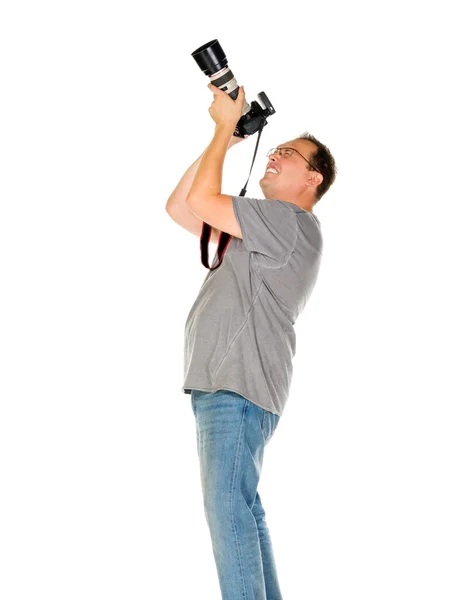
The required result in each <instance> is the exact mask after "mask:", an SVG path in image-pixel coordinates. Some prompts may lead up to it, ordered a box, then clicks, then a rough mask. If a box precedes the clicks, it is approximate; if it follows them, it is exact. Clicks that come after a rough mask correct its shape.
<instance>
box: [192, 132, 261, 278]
mask: <svg viewBox="0 0 455 600" xmlns="http://www.w3.org/2000/svg"><path fill="white" fill-rule="evenodd" d="M264 125H265V121H264V122H263V123H262V125H261V127H260V129H259V133H258V139H257V142H256V148H255V150H254V155H253V161H252V163H251V168H250V174H249V175H248V179H247V180H246V183H245V185H244V187H243V189H242V190H241V192H240V194H239V196H245V194H246V186H247V185H248V182H249V180H250V177H251V171H252V170H253V165H254V161H255V160H256V154H257V151H258V146H259V140H260V139H261V134H262V129H263V128H264ZM211 237H212V226H211V225H209V224H208V223H204V222H203V223H202V232H201V238H200V239H201V243H200V247H201V262H202V264H203V265H204V267H206V268H207V269H209V270H210V271H214V270H215V269H218V267H219V266H220V265H221V263H222V261H223V257H224V253H225V252H226V250H227V247H228V246H229V243H230V241H231V239H232V237H233V236H232V235H230V234H229V233H226V232H225V231H220V236H219V238H218V247H217V250H216V254H217V256H218V264H217V265H215V266H214V267H211V266H210V265H209V262H208V258H209V242H210V238H211Z"/></svg>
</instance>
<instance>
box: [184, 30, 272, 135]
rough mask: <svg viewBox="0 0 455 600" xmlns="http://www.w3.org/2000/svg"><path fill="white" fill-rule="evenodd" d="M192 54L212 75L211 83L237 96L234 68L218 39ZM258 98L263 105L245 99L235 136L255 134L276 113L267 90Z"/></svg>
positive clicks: (237, 87)
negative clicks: (232, 68)
mask: <svg viewBox="0 0 455 600" xmlns="http://www.w3.org/2000/svg"><path fill="white" fill-rule="evenodd" d="M191 56H192V57H193V58H194V60H195V61H196V62H197V64H198V65H199V67H200V69H201V70H202V71H203V72H204V73H205V75H208V77H210V83H212V84H213V85H215V86H216V87H217V88H219V89H220V90H223V92H226V93H228V94H229V96H231V98H232V99H233V100H235V99H236V98H237V96H238V93H239V86H238V84H237V80H236V79H235V77H234V74H233V72H232V70H231V69H230V68H229V67H228V64H227V59H226V55H225V54H224V52H223V49H222V48H221V46H220V43H219V42H218V40H212V41H210V42H208V43H207V44H204V45H203V46H201V47H200V48H198V49H197V50H195V51H194V52H192V53H191ZM258 99H259V100H260V101H261V103H262V105H263V106H262V105H261V104H260V103H259V102H256V101H255V100H253V101H252V102H251V104H248V102H247V101H246V99H245V102H244V105H243V110H242V116H241V117H240V119H239V121H238V123H237V125H236V128H235V131H234V135H235V136H237V137H245V136H246V135H253V133H256V132H257V131H259V129H261V128H262V127H264V126H265V125H267V117H268V116H270V115H273V114H274V113H275V109H274V108H273V106H272V103H271V102H270V100H269V99H268V97H267V95H266V93H265V92H260V93H259V94H258Z"/></svg>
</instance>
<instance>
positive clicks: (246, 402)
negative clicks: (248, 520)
mask: <svg viewBox="0 0 455 600" xmlns="http://www.w3.org/2000/svg"><path fill="white" fill-rule="evenodd" d="M247 408H248V400H245V403H244V405H243V414H242V422H241V424H240V433H239V438H238V442H237V448H236V453H235V459H234V470H233V473H232V481H231V489H230V490H229V508H230V513H231V523H232V530H233V532H234V537H235V543H236V547H237V559H238V561H239V571H240V573H241V575H242V583H243V592H242V596H243V598H244V600H246V598H247V597H246V586H245V577H244V575H243V568H242V551H241V549H240V544H239V537H238V534H237V530H236V528H235V521H234V509H233V502H232V499H233V496H234V493H233V490H234V485H235V480H236V476H237V472H238V463H239V456H240V449H241V447H242V445H243V444H242V436H243V429H244V426H245V415H246V411H247Z"/></svg>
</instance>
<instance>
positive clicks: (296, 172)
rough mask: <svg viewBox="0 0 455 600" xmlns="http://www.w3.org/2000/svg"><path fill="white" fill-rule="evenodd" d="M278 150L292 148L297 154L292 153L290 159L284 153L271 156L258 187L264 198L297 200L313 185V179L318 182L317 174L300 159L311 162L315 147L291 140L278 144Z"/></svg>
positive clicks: (307, 143) (306, 142)
mask: <svg viewBox="0 0 455 600" xmlns="http://www.w3.org/2000/svg"><path fill="white" fill-rule="evenodd" d="M278 148H293V149H294V150H296V151H297V152H293V153H292V156H290V157H287V153H286V152H285V151H283V152H282V153H281V154H271V155H270V156H269V157H268V159H267V165H266V172H265V173H264V176H263V177H262V179H261V180H260V181H259V185H260V186H261V189H262V192H263V193H264V196H265V197H266V198H275V199H277V200H280V199H281V198H292V197H295V198H299V197H301V196H302V194H303V193H304V192H306V191H308V190H309V189H310V188H311V186H314V185H315V178H316V181H317V182H319V179H317V177H318V176H319V173H318V172H317V171H310V170H309V165H308V163H307V162H306V160H305V159H304V158H302V157H305V158H306V159H307V160H309V161H310V162H311V158H310V156H311V154H312V153H313V152H314V151H315V150H317V146H316V145H315V144H313V142H310V141H309V140H292V141H290V142H285V143H283V144H279V146H278ZM299 153H300V154H301V155H302V156H300V155H299ZM271 169H273V170H274V171H276V173H275V172H272V171H271ZM280 197H281V198H280Z"/></svg>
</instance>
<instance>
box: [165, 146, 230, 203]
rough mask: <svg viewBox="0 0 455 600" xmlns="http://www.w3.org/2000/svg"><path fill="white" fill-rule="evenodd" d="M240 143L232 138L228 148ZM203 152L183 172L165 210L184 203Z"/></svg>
mask: <svg viewBox="0 0 455 600" xmlns="http://www.w3.org/2000/svg"><path fill="white" fill-rule="evenodd" d="M241 141H242V138H239V137H235V136H232V137H231V139H230V141H229V146H228V148H231V147H232V146H235V145H236V144H238V143H239V142H241ZM205 152H206V150H205V151H204V152H203V153H202V154H201V156H200V157H199V158H198V159H196V160H195V161H194V163H193V164H192V165H191V166H190V167H188V169H187V170H186V171H185V173H184V174H183V177H182V178H181V179H180V181H179V182H178V184H177V186H176V188H175V189H174V191H173V192H172V194H171V195H170V196H169V198H168V201H167V203H166V210H170V209H172V207H173V206H176V205H180V204H181V203H183V202H185V201H186V198H187V196H188V192H189V191H190V189H191V186H192V185H193V181H194V178H195V177H196V173H197V170H198V168H199V165H200V163H201V160H202V157H203V156H204V153H205Z"/></svg>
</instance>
